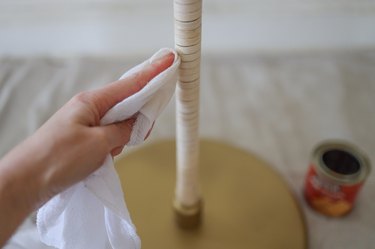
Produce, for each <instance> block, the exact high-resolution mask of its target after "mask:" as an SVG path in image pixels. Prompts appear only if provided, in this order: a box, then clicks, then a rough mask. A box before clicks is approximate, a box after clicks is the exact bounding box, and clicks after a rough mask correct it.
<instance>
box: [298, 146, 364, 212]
mask: <svg viewBox="0 0 375 249" xmlns="http://www.w3.org/2000/svg"><path fill="white" fill-rule="evenodd" d="M370 167H371V166H370V162H369V160H368V159H367V157H366V156H365V155H364V154H363V153H362V152H361V151H360V150H359V149H358V148H357V147H356V146H354V145H351V144H349V143H347V142H344V141H326V142H324V143H322V144H320V145H319V146H317V147H316V149H315V150H314V152H313V155H312V159H311V162H310V166H309V169H308V172H307V175H306V179H305V189H304V195H305V199H306V201H307V203H308V204H309V205H310V206H311V207H312V208H313V209H315V210H316V211H318V212H320V213H322V214H325V215H328V216H334V217H338V216H342V215H345V214H347V213H349V212H350V211H351V210H352V208H353V205H354V202H355V199H356V196H357V194H358V192H359V190H360V189H361V187H362V186H363V183H364V182H365V179H366V178H367V176H368V175H369V173H370Z"/></svg>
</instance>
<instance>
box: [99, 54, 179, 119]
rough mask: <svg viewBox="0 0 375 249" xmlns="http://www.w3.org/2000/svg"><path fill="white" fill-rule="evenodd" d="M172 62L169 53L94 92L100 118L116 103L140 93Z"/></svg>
mask: <svg viewBox="0 0 375 249" xmlns="http://www.w3.org/2000/svg"><path fill="white" fill-rule="evenodd" d="M173 60H174V54H173V53H169V54H167V55H165V56H163V57H161V58H160V59H158V60H156V61H154V62H153V63H152V64H150V65H148V66H146V68H144V69H143V70H142V71H140V72H138V73H135V74H133V75H130V76H129V77H126V78H124V79H121V80H118V81H115V82H113V83H111V84H109V85H107V86H105V87H103V88H100V89H98V90H94V91H93V94H94V95H95V101H96V102H97V103H96V107H97V108H98V113H99V115H100V117H103V116H104V114H105V113H106V112H107V111H108V110H109V109H110V108H111V107H113V106H114V105H115V104H117V103H118V102H120V101H122V100H123V99H125V98H127V97H129V96H131V95H133V94H134V93H136V92H138V91H140V90H141V89H142V88H143V87H144V86H145V85H146V84H147V83H148V82H149V81H150V80H151V79H153V78H154V77H155V76H156V75H158V74H160V73H161V72H163V71H164V70H165V69H167V68H168V67H169V66H170V65H172V63H173Z"/></svg>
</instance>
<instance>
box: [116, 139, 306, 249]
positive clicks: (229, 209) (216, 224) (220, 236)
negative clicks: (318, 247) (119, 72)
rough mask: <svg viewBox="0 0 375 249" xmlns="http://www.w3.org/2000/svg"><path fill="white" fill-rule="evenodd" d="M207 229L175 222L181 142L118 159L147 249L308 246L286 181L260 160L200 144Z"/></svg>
mask: <svg viewBox="0 0 375 249" xmlns="http://www.w3.org/2000/svg"><path fill="white" fill-rule="evenodd" d="M200 150H201V161H200V165H201V167H200V168H201V182H202V191H203V204H204V205H203V207H204V210H203V213H202V224H201V226H200V227H199V228H198V229H196V230H192V231H189V230H183V229H180V228H179V227H178V226H177V225H176V222H175V220H174V212H173V204H172V203H173V199H174V185H175V167H176V166H175V142H174V141H161V142H158V143H154V144H151V145H146V146H143V147H142V148H140V149H138V150H136V151H134V152H132V153H129V155H127V156H125V157H124V158H122V159H120V160H118V161H117V162H116V168H117V171H118V173H119V175H120V178H121V182H122V187H123V189H124V192H125V193H126V195H125V198H126V202H127V204H128V208H129V211H130V213H131V216H132V219H133V222H134V223H135V225H136V226H137V229H138V234H139V235H140V237H141V240H142V248H143V249H151V248H163V249H185V248H186V249H188V248H189V249H192V248H194V249H211V248H212V249H224V248H225V249H228V248H233V249H242V248H243V249H249V248H254V249H304V248H307V235H306V227H305V223H304V219H303V216H302V214H301V211H300V209H299V206H298V204H297V202H296V201H295V199H294V198H293V196H292V194H291V193H290V191H289V189H288V187H287V185H286V184H285V183H284V181H283V179H282V178H281V176H280V175H279V174H277V173H275V172H274V171H273V169H272V168H271V167H269V166H268V165H267V164H265V163H264V162H263V161H261V160H259V159H258V158H256V157H254V156H253V155H251V154H249V153H247V152H245V151H243V150H240V149H237V148H234V147H231V146H229V145H226V144H223V143H218V142H213V141H206V140H203V141H201V149H200Z"/></svg>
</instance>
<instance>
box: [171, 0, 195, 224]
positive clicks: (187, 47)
mask: <svg viewBox="0 0 375 249" xmlns="http://www.w3.org/2000/svg"><path fill="white" fill-rule="evenodd" d="M174 19H175V23H174V27H175V49H176V51H177V52H178V53H179V55H180V57H181V64H180V68H179V79H178V84H177V89H176V99H177V102H176V118H177V120H176V125H177V127H176V131H177V138H176V141H177V142H176V146H177V180H176V192H175V194H176V195H175V200H174V209H175V213H176V220H177V223H178V224H179V225H180V227H183V228H194V227H197V226H198V225H199V224H200V221H201V214H202V200H201V192H200V186H199V85H200V61H201V23H202V22H201V21H202V0H174Z"/></svg>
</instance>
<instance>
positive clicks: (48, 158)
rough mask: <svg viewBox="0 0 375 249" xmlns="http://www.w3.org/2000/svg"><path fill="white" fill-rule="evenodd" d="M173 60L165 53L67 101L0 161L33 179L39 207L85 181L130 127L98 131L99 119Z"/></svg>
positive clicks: (117, 125) (114, 150) (119, 146)
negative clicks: (12, 163)
mask: <svg viewBox="0 0 375 249" xmlns="http://www.w3.org/2000/svg"><path fill="white" fill-rule="evenodd" d="M173 60H174V55H173V54H172V53H170V54H168V55H166V56H164V57H163V58H161V59H159V60H157V61H155V62H154V63H153V64H151V65H150V66H148V67H146V68H145V69H144V70H142V71H141V72H139V73H136V74H133V75H131V76H129V77H127V78H124V79H121V80H118V81H116V82H113V83H111V84H109V85H106V86H104V87H103V88H100V89H97V90H92V91H87V92H82V93H80V94H78V95H76V96H75V97H73V98H72V99H71V100H70V101H69V102H68V103H67V104H65V105H64V106H63V107H62V108H61V109H60V110H58V111H57V112H56V113H55V114H54V115H53V116H52V117H51V118H50V119H49V120H48V121H47V122H46V123H45V124H44V125H43V126H42V127H41V128H40V129H39V130H38V131H37V132H36V133H34V134H33V135H32V136H31V137H30V138H28V139H27V140H26V141H25V142H23V143H22V144H21V145H19V146H18V147H16V149H15V150H13V151H12V152H11V153H9V154H10V155H7V156H6V158H5V159H7V158H8V159H9V158H10V159H12V158H13V159H14V160H16V161H18V162H19V163H18V165H17V166H14V167H12V171H15V172H17V171H25V172H29V173H30V172H33V173H32V175H33V176H35V177H36V178H35V180H37V179H39V180H38V181H39V182H38V183H33V184H37V185H38V188H39V190H40V191H39V193H38V195H39V197H38V198H40V199H41V200H40V201H42V202H44V201H46V200H47V199H49V198H50V197H52V196H53V195H55V194H57V193H59V192H61V191H62V190H64V189H66V188H67V187H69V186H71V185H72V184H74V183H76V182H78V181H80V180H82V179H84V178H85V177H87V176H88V175H89V174H90V173H92V172H93V171H95V170H96V169H97V168H98V167H99V166H100V165H101V164H102V163H103V161H104V159H105V157H106V155H108V154H109V153H111V154H112V155H113V156H114V155H117V154H119V153H120V152H121V151H122V149H123V147H124V145H125V144H126V143H127V142H128V141H129V138H130V133H131V130H132V125H133V123H134V121H135V119H134V118H133V119H129V120H125V121H123V122H119V123H115V124H110V125H106V126H100V125H99V124H100V120H101V118H102V117H103V116H104V114H105V113H106V112H107V111H108V110H109V109H110V108H111V107H113V106H114V105H115V104H117V103H118V102H120V101H122V100H123V99H125V98H127V97H129V96H131V95H133V94H134V93H136V92H138V91H139V90H141V89H142V88H143V87H144V86H145V85H146V84H147V83H148V82H149V81H150V80H151V79H152V78H154V77H155V76H156V75H158V74H159V73H161V72H162V71H164V70H165V69H166V68H168V67H169V66H170V65H171V64H172V63H173ZM27 161H29V162H30V161H36V162H37V163H31V164H30V163H25V162H27Z"/></svg>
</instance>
